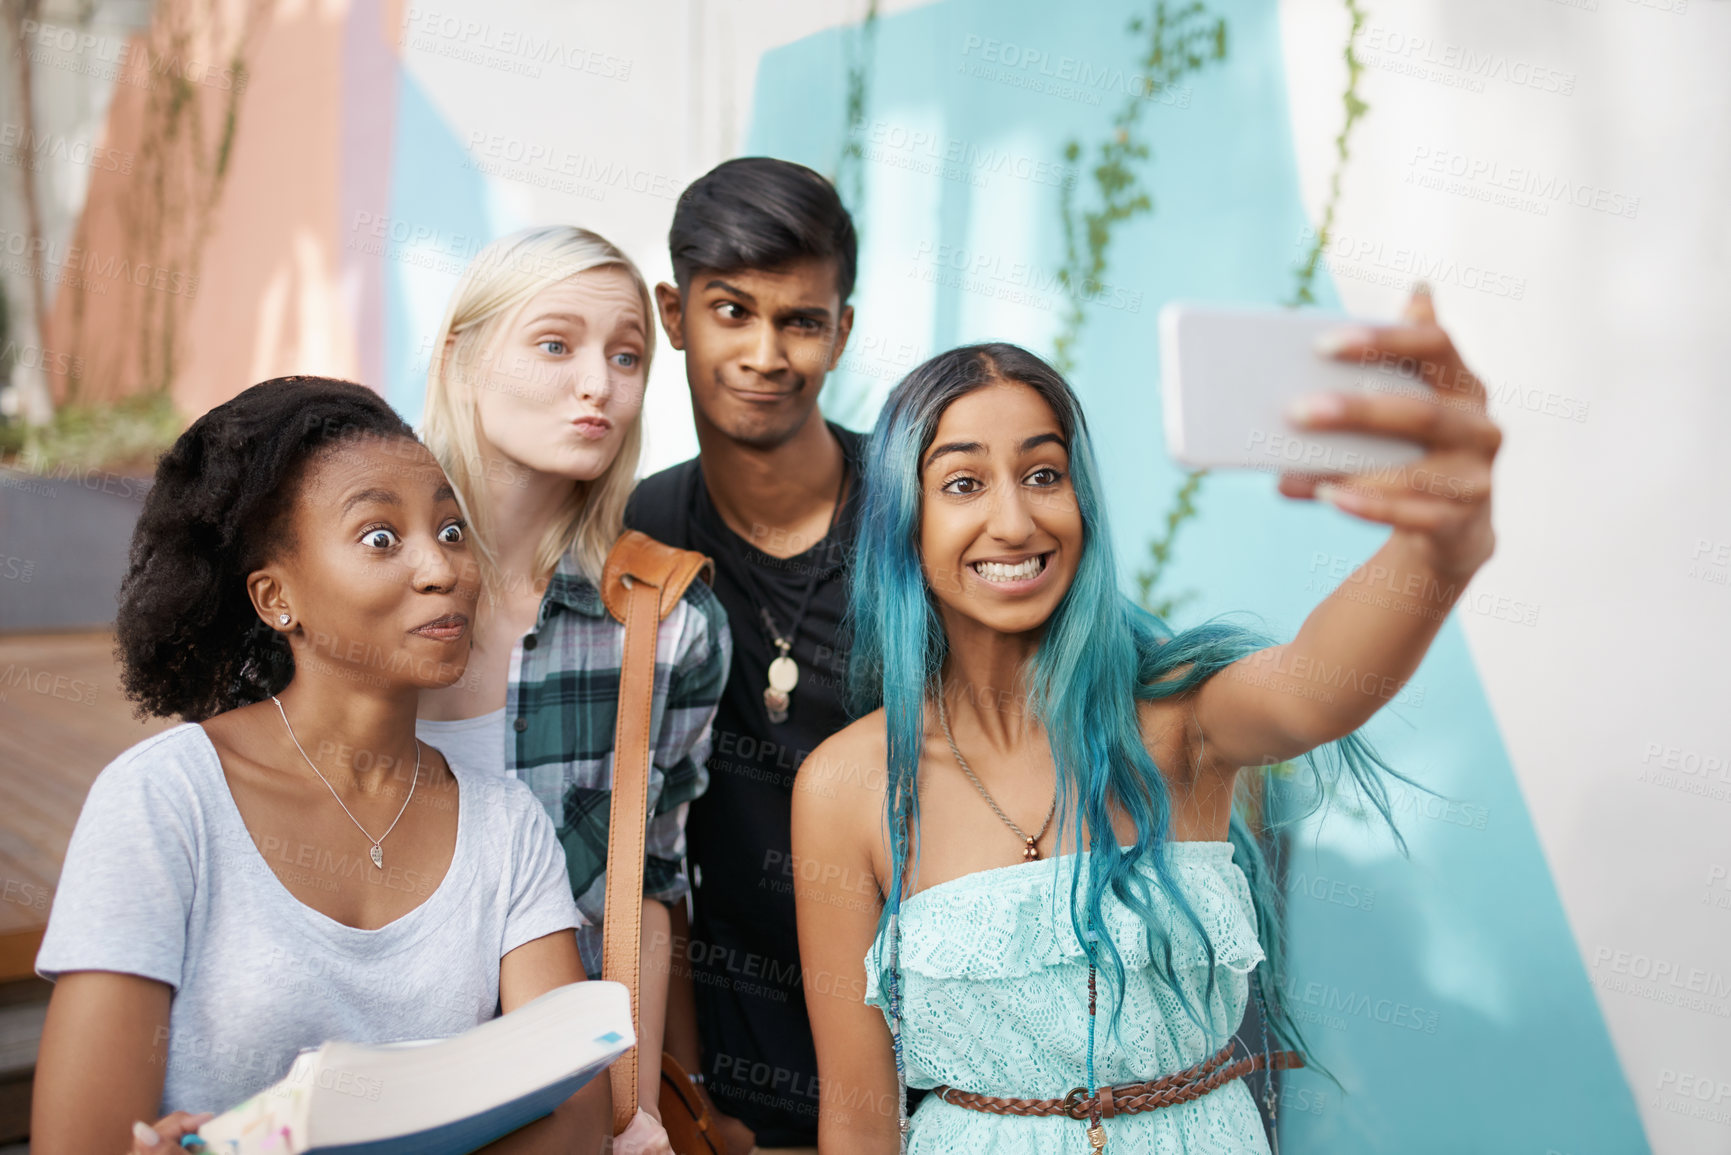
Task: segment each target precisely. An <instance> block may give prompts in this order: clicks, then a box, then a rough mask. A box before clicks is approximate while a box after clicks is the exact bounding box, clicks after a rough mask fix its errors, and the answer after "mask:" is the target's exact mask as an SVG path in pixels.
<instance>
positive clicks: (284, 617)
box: [276, 614, 293, 626]
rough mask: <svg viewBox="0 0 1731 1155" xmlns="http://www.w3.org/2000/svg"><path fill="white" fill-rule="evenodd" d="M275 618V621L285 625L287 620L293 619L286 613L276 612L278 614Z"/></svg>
mask: <svg viewBox="0 0 1731 1155" xmlns="http://www.w3.org/2000/svg"><path fill="white" fill-rule="evenodd" d="M276 620H277V621H279V622H281V623H282V624H283V625H285V626H286V625H288V624H289V622H290V621H292V620H293V619H292V618H291V617H290V616H289V615H288V614H278V615H277V619H276Z"/></svg>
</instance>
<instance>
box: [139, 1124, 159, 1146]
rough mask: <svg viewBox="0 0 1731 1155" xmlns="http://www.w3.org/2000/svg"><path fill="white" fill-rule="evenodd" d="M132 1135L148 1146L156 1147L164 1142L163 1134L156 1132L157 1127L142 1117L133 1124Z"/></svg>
mask: <svg viewBox="0 0 1731 1155" xmlns="http://www.w3.org/2000/svg"><path fill="white" fill-rule="evenodd" d="M132 1137H133V1139H135V1140H137V1141H138V1142H140V1143H143V1144H144V1145H145V1146H146V1147H154V1146H156V1145H157V1144H158V1143H161V1142H162V1136H161V1135H158V1134H157V1133H156V1128H155V1127H152V1126H151V1125H150V1124H149V1123H146V1122H145V1121H144V1120H142V1119H140V1120H139V1121H138V1122H136V1123H134V1124H133V1125H132Z"/></svg>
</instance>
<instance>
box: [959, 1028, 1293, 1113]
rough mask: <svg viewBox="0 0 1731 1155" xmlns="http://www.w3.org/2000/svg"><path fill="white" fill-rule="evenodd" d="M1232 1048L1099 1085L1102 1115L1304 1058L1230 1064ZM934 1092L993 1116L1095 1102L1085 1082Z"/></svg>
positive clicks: (1193, 1094)
mask: <svg viewBox="0 0 1731 1155" xmlns="http://www.w3.org/2000/svg"><path fill="white" fill-rule="evenodd" d="M1232 1052H1233V1045H1232V1044H1231V1043H1228V1044H1227V1045H1226V1046H1225V1047H1222V1048H1221V1049H1220V1051H1219V1053H1218V1054H1215V1055H1213V1056H1212V1057H1210V1058H1207V1059H1204V1060H1203V1061H1202V1062H1200V1063H1197V1064H1196V1065H1195V1066H1194V1067H1190V1068H1189V1069H1187V1070H1183V1071H1179V1072H1178V1073H1177V1074H1176V1075H1167V1076H1165V1077H1164V1078H1160V1079H1151V1080H1149V1081H1148V1082H1145V1083H1121V1084H1119V1085H1118V1086H1116V1087H1101V1088H1100V1092H1099V1095H1100V1117H1101V1118H1102V1119H1110V1118H1112V1116H1113V1115H1136V1114H1140V1113H1141V1112H1143V1111H1153V1110H1155V1109H1157V1108H1160V1107H1171V1106H1174V1105H1176V1104H1178V1103H1188V1102H1190V1101H1191V1100H1193V1099H1200V1098H1202V1096H1204V1095H1206V1094H1208V1093H1209V1092H1210V1091H1214V1090H1217V1089H1219V1088H1220V1087H1223V1086H1225V1085H1226V1084H1227V1083H1230V1082H1231V1081H1232V1080H1234V1079H1241V1078H1243V1077H1244V1076H1245V1075H1248V1074H1249V1073H1250V1072H1252V1071H1256V1070H1261V1069H1262V1068H1263V1067H1265V1066H1272V1067H1273V1068H1274V1069H1275V1070H1286V1069H1290V1068H1293V1067H1302V1066H1304V1059H1303V1057H1302V1056H1300V1055H1299V1054H1298V1053H1297V1052H1296V1051H1275V1052H1273V1054H1271V1055H1263V1054H1260V1053H1259V1054H1254V1055H1251V1056H1250V1057H1249V1058H1247V1059H1240V1060H1239V1061H1238V1062H1236V1063H1231V1064H1228V1063H1227V1062H1226V1060H1228V1059H1230V1058H1231V1057H1232ZM1265 1060H1266V1061H1265ZM932 1094H934V1095H936V1096H937V1097H938V1098H940V1099H942V1100H943V1101H944V1102H946V1103H948V1104H950V1105H951V1106H954V1107H966V1108H968V1110H970V1111H984V1112H986V1113H987V1114H991V1115H1068V1116H1069V1117H1070V1118H1072V1119H1087V1118H1088V1117H1089V1113H1090V1110H1091V1108H1092V1107H1093V1103H1092V1102H1091V1101H1090V1100H1089V1098H1088V1089H1087V1088H1086V1087H1077V1088H1076V1089H1075V1090H1074V1091H1071V1092H1070V1093H1069V1094H1068V1095H1065V1096H1064V1097H1063V1098H1062V1099H1004V1098H999V1097H997V1096H995V1095H976V1094H973V1093H972V1092H970V1091H958V1090H956V1089H955V1088H954V1087H951V1086H949V1085H947V1084H945V1085H943V1086H939V1087H934V1088H933V1089H932Z"/></svg>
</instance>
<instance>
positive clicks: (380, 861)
mask: <svg viewBox="0 0 1731 1155" xmlns="http://www.w3.org/2000/svg"><path fill="white" fill-rule="evenodd" d="M270 700H271V701H273V702H275V703H276V712H277V713H279V714H281V715H282V724H283V726H284V727H285V728H287V730H288V735H289V741H290V742H293V743H294V744H295V749H296V750H300V752H301V757H302V758H306V760H307V765H308V766H312V768H313V773H314V774H318V775H319V781H320V782H323V783H324V784H325V788H326V789H327V790H329V791H330V792H331V797H332V798H335V799H336V800H337V805H338V806H341V807H342V808H343V813H344V814H347V815H348V816H349V821H350V822H353V823H354V824H355V829H357V830H359V831H360V832H361V833H362V834H366V838H367V841H368V842H370V843H372V844H373V849H372V859H373V865H374V866H376V867H378V868H379V869H380V870H383V869H384V868H385V852H384V851H383V850H382V849H380V847H379V844H380V843H382V842H383V841H384V840H385V839H387V838H389V837H390V836H391V831H393V830H395V829H396V828H397V823H399V822H401V821H402V820H403V813H404V811H407V810H408V808H409V799H410V798H413V797H414V796H415V786H416V785H417V784H418V783H419V782H420V780H421V740H420V739H419V738H417V739H415V776H414V777H413V778H411V779H410V780H409V797H408V798H405V799H403V808H402V810H399V811H397V816H396V817H395V818H393V819H391V824H390V825H389V826H387V827H386V828H385V832H384V833H383V834H381V835H379V836H378V837H377V838H374V837H373V836H372V835H370V834H367V828H366V827H365V826H362V825H361V820H360V819H359V818H356V817H355V815H354V812H353V811H352V810H350V809H349V807H348V804H347V803H346V802H344V801H343V796H342V795H341V794H338V793H337V788H336V787H335V786H332V785H331V780H330V779H329V778H326V777H325V776H324V775H323V774H319V768H318V767H317V766H313V760H312V759H311V758H307V752H306V750H305V749H303V748H302V747H301V740H300V739H299V738H296V737H295V728H294V727H293V726H290V725H289V720H288V711H287V710H285V709H283V708H282V699H281V698H279V697H277V696H276V695H275V694H272V695H271V696H270Z"/></svg>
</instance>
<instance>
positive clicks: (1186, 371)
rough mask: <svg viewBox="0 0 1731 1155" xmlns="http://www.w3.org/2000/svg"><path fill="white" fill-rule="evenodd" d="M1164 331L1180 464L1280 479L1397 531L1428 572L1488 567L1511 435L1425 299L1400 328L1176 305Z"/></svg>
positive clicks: (1299, 492) (1416, 294) (1283, 486)
mask: <svg viewBox="0 0 1731 1155" xmlns="http://www.w3.org/2000/svg"><path fill="white" fill-rule="evenodd" d="M1199 322H1200V324H1199ZM1343 323H1344V324H1343ZM1161 331H1162V338H1163V346H1164V347H1163V349H1162V360H1163V361H1164V363H1165V366H1166V382H1165V386H1166V405H1167V410H1166V413H1167V437H1168V441H1169V444H1170V445H1171V446H1172V451H1173V456H1175V457H1177V458H1178V460H1179V461H1181V462H1183V463H1185V464H1187V465H1193V466H1216V465H1218V466H1236V467H1242V468H1253V469H1266V470H1272V471H1277V472H1279V474H1280V483H1279V487H1280V492H1281V493H1282V494H1283V495H1285V496H1287V497H1293V498H1300V499H1308V498H1315V499H1317V500H1321V501H1326V502H1328V503H1329V504H1330V505H1333V506H1334V507H1335V508H1336V509H1339V510H1340V511H1342V512H1343V513H1347V514H1350V515H1352V516H1353V517H1356V518H1360V519H1361V520H1364V521H1369V522H1375V523H1378V524H1381V525H1387V526H1391V527H1393V529H1394V530H1395V531H1396V532H1395V537H1397V538H1402V539H1404V541H1405V542H1406V544H1407V545H1408V546H1411V547H1416V550H1417V556H1422V557H1423V558H1424V565H1425V566H1426V567H1427V568H1428V569H1429V570H1430V572H1432V573H1434V574H1438V575H1447V576H1449V577H1451V579H1452V578H1455V577H1462V578H1465V577H1470V575H1471V574H1472V573H1473V572H1474V571H1476V570H1477V568H1478V567H1479V566H1480V565H1482V564H1483V563H1484V561H1485V559H1486V558H1488V557H1490V555H1491V551H1492V550H1493V549H1494V548H1495V543H1496V534H1495V531H1494V530H1493V528H1492V525H1491V468H1492V465H1493V464H1494V462H1495V460H1496V455H1497V450H1498V449H1499V448H1500V447H1501V446H1502V441H1503V434H1502V430H1501V429H1499V428H1498V427H1497V424H1496V422H1494V421H1492V420H1491V419H1490V416H1489V414H1488V413H1487V412H1486V404H1485V402H1486V397H1485V387H1484V383H1483V382H1481V381H1480V380H1479V379H1478V376H1477V375H1476V374H1474V373H1473V372H1472V370H1470V369H1468V368H1467V366H1466V364H1465V362H1463V361H1462V360H1461V355H1460V352H1459V350H1457V349H1456V348H1455V346H1454V342H1453V341H1452V340H1451V339H1450V338H1449V335H1448V333H1447V332H1446V331H1445V330H1444V329H1443V328H1442V326H1440V325H1439V324H1438V323H1437V319H1436V309H1435V306H1434V304H1433V302H1432V301H1431V296H1430V292H1429V290H1428V289H1426V288H1424V287H1423V286H1422V285H1421V286H1419V287H1417V288H1415V289H1414V290H1413V294H1412V297H1411V299H1409V300H1408V301H1407V304H1406V308H1405V310H1404V311H1403V313H1402V317H1401V321H1400V323H1398V324H1393V325H1366V324H1364V323H1362V322H1353V321H1350V320H1348V319H1346V318H1342V317H1339V316H1332V315H1329V314H1326V313H1314V312H1288V311H1284V310H1270V309H1250V310H1246V309H1234V310H1225V309H1201V308H1197V307H1195V306H1177V307H1169V308H1168V309H1167V310H1165V311H1163V312H1162V315H1161ZM1325 334H1326V335H1327V337H1326V339H1325V340H1324V347H1323V348H1321V349H1318V348H1317V347H1316V345H1317V343H1318V340H1319V339H1322V338H1324V335H1325Z"/></svg>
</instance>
